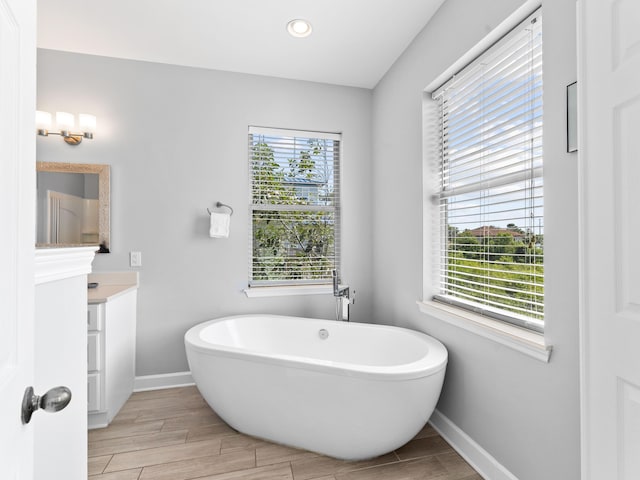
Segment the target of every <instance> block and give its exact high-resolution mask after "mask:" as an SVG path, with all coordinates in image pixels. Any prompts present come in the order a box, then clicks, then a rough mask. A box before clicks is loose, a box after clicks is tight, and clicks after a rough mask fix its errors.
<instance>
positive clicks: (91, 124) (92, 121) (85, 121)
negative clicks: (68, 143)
mask: <svg viewBox="0 0 640 480" xmlns="http://www.w3.org/2000/svg"><path fill="white" fill-rule="evenodd" d="M78 124H79V126H80V131H81V132H82V133H90V134H91V135H93V134H94V133H96V117H95V115H89V114H88V113H81V114H79V115H78Z"/></svg>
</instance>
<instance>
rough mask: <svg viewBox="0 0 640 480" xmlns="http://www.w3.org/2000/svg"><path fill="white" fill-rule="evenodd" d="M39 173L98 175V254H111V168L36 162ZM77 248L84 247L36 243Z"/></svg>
mask: <svg viewBox="0 0 640 480" xmlns="http://www.w3.org/2000/svg"><path fill="white" fill-rule="evenodd" d="M36 171H37V172H56V173H93V174H97V175H98V242H99V244H100V250H98V253H109V244H110V237H111V236H110V233H111V232H110V230H111V228H110V226H111V219H110V205H111V193H110V184H111V183H110V168H109V165H100V164H91V163H60V162H36ZM52 246H55V247H76V246H82V245H68V244H62V243H59V244H52V243H36V247H52Z"/></svg>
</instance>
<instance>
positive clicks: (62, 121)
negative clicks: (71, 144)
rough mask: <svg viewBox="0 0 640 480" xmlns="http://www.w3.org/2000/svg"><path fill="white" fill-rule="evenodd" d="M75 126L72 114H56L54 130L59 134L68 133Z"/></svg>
mask: <svg viewBox="0 0 640 480" xmlns="http://www.w3.org/2000/svg"><path fill="white" fill-rule="evenodd" d="M74 125H75V118H74V117H73V114H71V113H67V112H56V128H57V129H58V130H60V131H61V132H70V131H71V130H73V126H74Z"/></svg>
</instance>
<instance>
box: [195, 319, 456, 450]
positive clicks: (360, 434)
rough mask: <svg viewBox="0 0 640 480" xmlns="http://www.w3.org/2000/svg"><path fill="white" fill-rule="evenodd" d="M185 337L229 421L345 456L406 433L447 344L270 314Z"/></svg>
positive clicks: (200, 380) (199, 381) (426, 411)
mask: <svg viewBox="0 0 640 480" xmlns="http://www.w3.org/2000/svg"><path fill="white" fill-rule="evenodd" d="M185 345H186V351H187V358H188V360H189V366H190V368H191V373H192V375H193V378H194V380H195V382H196V385H197V386H198V389H199V390H200V392H201V393H202V396H203V397H204V398H205V400H206V401H207V403H208V404H209V405H210V406H211V408H212V409H214V410H215V412H216V413H217V414H218V415H220V417H221V418H222V419H223V420H224V421H225V422H227V423H228V424H229V425H230V426H231V427H233V428H235V429H236V430H238V431H240V432H243V433H246V434H248V435H252V436H255V437H259V438H263V439H267V440H270V441H273V442H276V443H280V444H283V445H288V446H292V447H296V448H302V449H306V450H311V451H314V452H317V453H322V454H324V455H328V456H331V457H336V458H340V459H348V460H356V459H364V458H371V457H375V456H378V455H382V454H384V453H387V452H390V451H392V450H395V449H396V448H398V447H400V446H402V445H404V444H405V443H406V442H408V441H409V440H411V439H412V438H413V437H414V436H415V435H416V433H418V431H420V429H421V428H422V427H423V426H424V425H425V423H426V422H427V420H428V419H429V417H430V416H431V414H432V412H433V409H434V408H435V405H436V402H437V400H438V397H439V395H440V390H441V388H442V382H443V379H444V372H445V367H446V364H447V350H446V349H445V347H444V346H443V345H442V344H441V343H440V342H439V341H437V340H436V339H434V338H432V337H430V336H428V335H425V334H422V333H419V332H415V331H412V330H407V329H404V328H398V327H389V326H382V325H370V324H361V323H346V322H336V321H334V320H317V319H310V318H298V317H285V316H276V315H240V316H233V317H226V318H220V319H217V320H211V321H208V322H205V323H202V324H199V325H196V326H194V327H193V328H191V329H190V330H189V331H188V332H187V333H186V334H185Z"/></svg>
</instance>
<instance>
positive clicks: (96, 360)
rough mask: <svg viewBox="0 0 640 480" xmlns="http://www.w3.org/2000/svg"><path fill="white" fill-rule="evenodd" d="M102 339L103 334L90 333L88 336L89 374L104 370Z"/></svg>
mask: <svg viewBox="0 0 640 480" xmlns="http://www.w3.org/2000/svg"><path fill="white" fill-rule="evenodd" d="M101 338H102V333H100V332H90V333H89V334H88V335H87V367H88V368H87V369H88V371H89V372H94V371H98V370H102V349H101V348H100V339H101Z"/></svg>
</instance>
